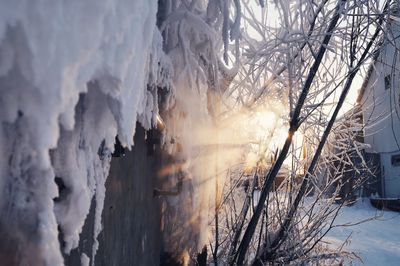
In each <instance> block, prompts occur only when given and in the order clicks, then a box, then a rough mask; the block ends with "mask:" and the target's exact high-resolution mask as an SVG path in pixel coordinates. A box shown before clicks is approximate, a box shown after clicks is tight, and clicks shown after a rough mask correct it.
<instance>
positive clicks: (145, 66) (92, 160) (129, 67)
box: [0, 0, 170, 265]
mask: <svg viewBox="0 0 400 266" xmlns="http://www.w3.org/2000/svg"><path fill="white" fill-rule="evenodd" d="M156 9H157V1H130V0H115V1H114V0H113V1H112V0H109V1H95V0H90V1H80V0H71V1H61V2H54V1H50V0H48V1H41V2H36V1H28V0H26V1H23V0H21V1H7V2H5V3H2V8H1V9H0V149H1V150H2V152H3V154H2V156H3V158H2V159H1V160H0V175H1V176H0V195H1V200H0V212H1V218H0V224H1V225H3V224H4V225H9V226H7V228H6V226H2V227H0V228H1V230H2V231H3V230H7V231H9V232H8V234H10V241H11V240H12V241H15V242H16V243H19V245H21V246H20V248H22V249H24V250H31V249H29V248H28V247H29V241H34V242H35V243H39V245H38V247H37V250H36V251H35V250H31V252H30V253H29V254H25V255H24V256H23V258H20V260H22V262H21V261H19V262H20V263H22V264H23V261H24V260H29V261H30V262H31V264H35V265H39V264H45V265H62V264H63V259H62V255H61V252H60V247H59V242H58V230H57V228H58V225H59V228H60V230H61V235H62V237H63V243H64V246H63V247H61V248H62V250H63V251H64V252H67V253H68V252H69V251H70V250H71V249H73V248H75V247H77V245H78V243H79V233H80V232H81V230H82V226H83V224H84V222H85V219H86V216H87V214H88V212H89V208H90V203H91V200H92V198H94V199H95V202H96V203H95V204H96V205H95V206H96V207H95V208H96V209H95V225H94V227H95V228H94V235H93V238H94V239H95V245H94V246H93V253H92V256H93V258H92V263H94V256H95V253H96V250H97V245H98V244H97V240H96V239H97V236H98V234H99V232H100V231H101V212H102V208H103V203H104V196H105V187H104V183H105V180H106V177H107V175H108V171H109V165H110V156H111V152H112V150H113V147H114V140H115V136H116V135H117V134H118V136H119V139H120V140H121V142H122V144H123V145H125V146H131V145H133V135H134V133H135V126H136V121H137V119H139V120H141V122H142V123H144V124H145V125H146V126H147V127H150V125H151V119H154V117H155V115H156V114H157V112H158V109H157V98H156V97H154V96H155V95H156V93H155V92H156V88H157V86H160V85H161V86H165V85H166V84H167V83H168V82H169V80H168V77H169V75H170V71H169V70H168V69H169V67H168V64H170V63H169V62H168V59H167V58H165V56H164V54H163V53H162V49H161V48H162V47H161V40H162V39H161V36H160V35H159V33H158V32H157V30H156V27H155V24H156ZM164 66H165V67H164ZM149 80H150V81H151V82H150V84H151V85H152V87H151V88H150V89H149V88H148V87H147V86H146V84H147V83H148V81H149ZM8 227H9V228H8ZM13 235H14V236H13ZM28 240H29V241H28ZM16 259H18V258H16ZM87 259H88V258H87V256H86V255H84V254H83V255H82V263H83V265H88V261H87Z"/></svg>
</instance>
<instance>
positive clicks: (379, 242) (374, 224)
mask: <svg viewBox="0 0 400 266" xmlns="http://www.w3.org/2000/svg"><path fill="white" fill-rule="evenodd" d="M362 221H365V222H362ZM359 222H362V223H359ZM346 224H347V225H350V224H355V225H353V226H340V227H336V228H333V229H332V231H330V232H329V234H328V236H327V237H326V238H325V239H324V240H325V241H328V242H331V243H332V245H333V246H338V245H340V244H341V243H342V242H343V241H344V240H346V238H347V237H348V236H349V235H350V234H351V240H350V243H349V244H348V245H347V246H345V250H346V251H350V252H355V253H356V254H357V255H358V256H359V257H360V258H361V259H362V261H360V260H357V259H356V260H354V261H353V263H354V264H355V265H367V266H368V265H371V266H372V265H399V261H400V230H399V225H400V214H399V213H398V212H392V211H386V210H385V211H380V210H377V209H375V208H374V207H372V206H371V204H370V203H369V200H368V199H364V200H362V201H361V200H360V201H359V202H357V203H356V204H355V205H353V206H349V207H344V208H343V209H342V210H341V213H340V214H339V216H338V218H337V219H336V221H335V225H346Z"/></svg>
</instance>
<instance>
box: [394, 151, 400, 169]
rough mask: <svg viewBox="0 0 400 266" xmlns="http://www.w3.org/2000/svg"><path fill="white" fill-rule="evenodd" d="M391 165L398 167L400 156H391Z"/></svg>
mask: <svg viewBox="0 0 400 266" xmlns="http://www.w3.org/2000/svg"><path fill="white" fill-rule="evenodd" d="M392 165H393V166H400V154H396V155H392Z"/></svg>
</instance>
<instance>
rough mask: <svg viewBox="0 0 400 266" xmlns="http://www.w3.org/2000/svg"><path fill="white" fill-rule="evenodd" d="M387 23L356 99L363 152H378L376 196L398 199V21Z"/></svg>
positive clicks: (399, 154) (399, 83)
mask: <svg viewBox="0 0 400 266" xmlns="http://www.w3.org/2000/svg"><path fill="white" fill-rule="evenodd" d="M388 23H389V25H388V27H387V29H388V30H387V31H386V38H385V40H384V42H383V45H382V48H381V49H380V50H379V52H378V53H376V54H375V56H374V58H373V62H372V63H371V65H370V68H369V70H368V72H367V76H366V78H365V80H364V83H363V86H362V88H361V91H360V94H359V97H358V99H357V102H358V104H359V106H360V107H361V109H362V117H363V133H364V142H365V143H366V144H368V145H367V147H366V148H365V151H366V152H367V153H371V154H377V155H379V161H380V189H379V190H377V194H378V195H377V198H379V200H383V201H386V202H387V201H397V202H400V201H399V199H400V54H399V53H400V51H399V48H400V39H399V37H400V22H399V20H398V18H395V17H391V18H390V20H389V22H388ZM373 203H374V202H373ZM375 203H376V202H375Z"/></svg>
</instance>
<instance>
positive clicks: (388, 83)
mask: <svg viewBox="0 0 400 266" xmlns="http://www.w3.org/2000/svg"><path fill="white" fill-rule="evenodd" d="M391 87H392V78H391V77H390V75H387V76H385V90H390V88H391Z"/></svg>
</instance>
